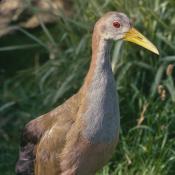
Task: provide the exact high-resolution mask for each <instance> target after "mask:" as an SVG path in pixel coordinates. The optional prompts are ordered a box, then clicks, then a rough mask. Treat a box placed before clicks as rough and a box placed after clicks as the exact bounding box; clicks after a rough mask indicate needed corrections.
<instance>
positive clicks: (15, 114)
mask: <svg viewBox="0 0 175 175" xmlns="http://www.w3.org/2000/svg"><path fill="white" fill-rule="evenodd" d="M111 10H115V11H122V12H124V13H126V14H127V15H128V16H130V18H131V19H132V20H133V23H134V26H136V28H138V29H139V30H140V31H141V32H142V33H143V34H145V35H146V36H147V37H148V38H149V39H150V40H151V41H153V43H154V44H155V45H156V46H157V47H158V48H159V50H160V57H158V56H156V55H154V54H152V53H150V52H149V51H147V50H145V49H143V48H140V47H138V46H136V45H133V44H131V43H125V42H122V41H119V42H116V43H115V42H114V44H113V56H112V60H111V62H112V68H113V71H114V75H115V78H116V83H117V88H118V92H119V96H120V111H121V133H120V143H119V144H118V147H117V149H116V152H115V154H114V156H113V158H112V159H111V161H110V162H109V163H108V165H107V166H106V167H105V168H104V169H103V170H102V171H101V172H99V173H98V174H99V175H108V174H112V175H116V174H119V175H148V174H149V175H174V174H175V139H174V137H175V86H174V77H175V71H174V70H173V65H174V62H175V1H174V0H154V1H153V0H139V1H135V0H130V1H128V0H113V1H112V0H103V1H102V0H84V1H81V0H77V1H76V2H75V4H74V15H72V16H71V17H64V16H61V17H58V21H57V23H55V24H52V25H49V26H45V25H44V24H41V27H40V28H37V29H34V30H24V29H22V28H20V27H18V26H15V27H17V28H18V32H17V33H14V34H11V35H8V36H4V37H3V38H1V39H0V72H1V74H0V83H1V87H0V139H1V142H0V174H3V175H11V174H14V166H15V161H16V159H17V157H18V149H19V142H20V132H21V129H22V128H23V126H24V124H25V123H27V122H28V121H29V120H31V119H32V118H35V117H36V116H38V115H41V114H43V113H45V112H47V111H49V110H51V109H53V107H55V106H57V105H59V104H61V103H62V102H64V101H65V99H67V98H68V97H70V96H71V95H73V94H74V93H75V92H76V91H77V90H78V89H79V88H80V86H81V84H82V83H83V78H84V76H85V74H86V72H87V70H88V66H89V62H90V57H91V49H90V47H91V34H92V29H93V25H94V24H95V21H96V20H97V19H98V18H99V17H100V16H102V15H103V14H104V13H105V12H107V11H111ZM169 65H171V69H168V68H169Z"/></svg>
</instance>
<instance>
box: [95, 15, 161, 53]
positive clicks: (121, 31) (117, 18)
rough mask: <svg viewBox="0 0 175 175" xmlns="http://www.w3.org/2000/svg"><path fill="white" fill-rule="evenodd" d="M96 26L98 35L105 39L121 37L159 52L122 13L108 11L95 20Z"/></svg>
mask: <svg viewBox="0 0 175 175" xmlns="http://www.w3.org/2000/svg"><path fill="white" fill-rule="evenodd" d="M96 27H97V28H98V32H99V33H100V36H101V37H102V38H103V39H105V40H119V39H123V40H126V41H130V42H133V43H135V44H138V45H140V46H142V47H144V48H146V49H148V50H150V51H152V52H154V53H156V54H159V52H158V50H157V48H156V47H155V46H154V44H152V43H151V42H150V41H149V40H148V39H147V38H146V37H145V36H143V35H142V34H141V33H140V32H138V31H137V30H136V29H135V28H134V27H133V26H132V24H131V21H130V20H129V18H128V17H127V16H126V15H125V14H123V13H118V12H108V13H107V14H105V15H104V16H103V17H101V18H100V19H99V20H98V21H97V23H96Z"/></svg>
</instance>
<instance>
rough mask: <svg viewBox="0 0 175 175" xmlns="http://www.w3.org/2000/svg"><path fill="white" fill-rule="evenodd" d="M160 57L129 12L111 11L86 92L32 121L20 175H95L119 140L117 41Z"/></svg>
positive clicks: (98, 33)
mask: <svg viewBox="0 0 175 175" xmlns="http://www.w3.org/2000/svg"><path fill="white" fill-rule="evenodd" d="M120 39H123V40H126V41H130V42H134V43H136V44H138V45H141V46H143V47H145V48H147V49H149V50H150V51H152V52H154V53H156V54H158V50H157V49H156V47H155V46H154V45H153V44H152V43H151V42H150V41H149V40H148V39H146V38H145V37H144V36H143V35H142V34H140V33H139V32H138V31H137V30H136V29H135V28H133V26H132V25H131V23H130V20H129V19H128V17H127V16H126V15H125V14H123V13H118V12H108V13H107V14H105V15H104V16H103V17H101V18H100V19H99V20H98V21H97V22H96V24H95V27H94V31H93V36H92V60H91V64H90V68H89V71H88V73H87V75H86V77H85V80H84V83H83V85H82V87H81V88H80V90H79V91H78V92H77V93H76V94H74V95H73V96H72V97H70V98H69V99H68V100H66V101H65V102H64V103H63V104H62V105H60V106H58V107H56V108H55V109H54V110H52V111H50V112H48V113H47V114H44V115H42V116H40V117H38V118H36V119H34V120H32V121H30V122H29V123H28V124H27V125H26V126H25V128H24V130H23V133H22V142H21V150H20V153H19V160H18V162H17V165H16V172H17V174H18V175H33V174H34V175H93V174H95V172H96V171H97V170H99V169H100V168H102V167H103V166H104V165H105V164H106V163H107V161H108V160H109V159H110V158H111V155H112V154H113V152H114V150H115V147H116V145H117V143H118V140H119V127H120V114H119V99H118V96H117V92H116V83H115V80H114V77H113V73H112V69H111V64H110V51H111V43H112V41H113V40H120Z"/></svg>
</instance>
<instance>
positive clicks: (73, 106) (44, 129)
mask: <svg viewBox="0 0 175 175" xmlns="http://www.w3.org/2000/svg"><path fill="white" fill-rule="evenodd" d="M76 99H77V98H76V95H74V96H72V97H71V98H70V99H68V100H67V101H66V102H65V103H64V104H63V105H61V106H59V107H57V108H56V109H54V110H53V111H51V112H49V113H47V114H45V115H43V116H40V117H38V118H36V119H34V120H32V121H30V122H29V123H28V124H27V125H26V126H25V127H24V129H23V132H22V140H21V149H20V153H19V159H18V161H17V164H16V173H17V175H34V174H35V173H34V171H35V170H34V169H35V168H34V163H35V162H37V163H36V164H37V167H38V166H39V165H40V163H41V164H42V162H38V160H40V157H39V156H40V154H41V151H40V148H44V147H45V144H46V143H48V142H49V141H47V139H46V142H45V138H47V137H46V136H47V134H48V133H51V130H52V129H53V128H56V129H57V128H58V129H57V130H55V132H56V133H53V134H51V137H50V138H53V139H52V140H54V139H55V138H56V137H55V135H58V137H57V138H58V139H59V140H63V138H65V137H66V133H67V130H69V128H70V126H71V125H72V123H73V122H74V120H75V118H76V112H77V106H78V105H77V104H78V103H77V100H76ZM59 126H61V132H60V130H59V129H60V127H59ZM58 130H59V131H58ZM57 131H58V133H57ZM48 140H49V138H48ZM59 142H60V141H58V142H56V143H57V144H59ZM50 145H52V143H50ZM61 146H64V145H63V144H62V143H61ZM58 147H60V146H59V145H58ZM60 150H61V148H60ZM53 152H54V150H53ZM36 157H37V161H36ZM41 160H42V159H41Z"/></svg>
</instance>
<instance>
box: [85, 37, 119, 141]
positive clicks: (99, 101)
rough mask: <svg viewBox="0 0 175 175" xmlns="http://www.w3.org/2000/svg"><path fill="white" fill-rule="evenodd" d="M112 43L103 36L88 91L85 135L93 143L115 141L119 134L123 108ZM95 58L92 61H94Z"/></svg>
mask: <svg viewBox="0 0 175 175" xmlns="http://www.w3.org/2000/svg"><path fill="white" fill-rule="evenodd" d="M110 50H111V43H110V41H106V40H103V39H100V40H99V42H98V47H97V50H96V52H94V51H93V54H95V56H94V55H93V59H95V65H94V64H91V67H90V69H94V70H93V73H92V72H91V81H90V82H89V87H88V90H87V96H86V97H87V110H86V112H85V125H86V128H85V130H84V131H83V136H84V137H85V138H86V139H88V140H90V141H91V142H92V143H111V142H113V141H114V140H115V139H116V137H117V136H118V130H119V107H118V97H117V94H116V86H115V80H114V77H113V73H112V69H111V64H110ZM93 61H94V60H92V62H93Z"/></svg>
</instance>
